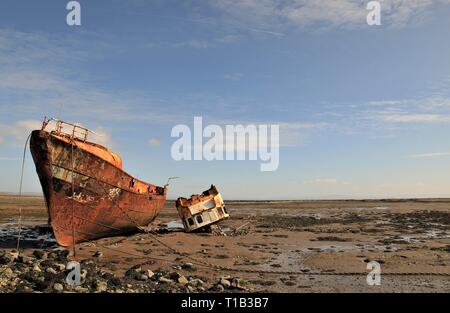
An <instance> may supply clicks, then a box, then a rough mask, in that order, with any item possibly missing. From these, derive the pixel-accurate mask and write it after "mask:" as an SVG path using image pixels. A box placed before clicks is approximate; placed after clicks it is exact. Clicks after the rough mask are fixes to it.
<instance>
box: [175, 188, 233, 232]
mask: <svg viewBox="0 0 450 313" xmlns="http://www.w3.org/2000/svg"><path fill="white" fill-rule="evenodd" d="M176 206H177V210H178V215H179V216H180V218H181V220H182V222H183V225H184V228H185V230H186V231H187V232H191V231H195V230H198V229H202V228H204V227H207V226H209V225H212V224H215V223H218V222H220V221H221V220H224V219H226V218H228V217H229V216H230V215H229V214H228V212H227V209H226V208H225V204H224V202H223V199H222V196H221V194H220V193H219V191H217V188H216V187H215V186H214V185H211V188H209V189H208V190H205V191H204V192H203V193H202V194H201V195H192V196H191V198H190V199H186V198H183V197H180V198H178V199H177V201H176Z"/></svg>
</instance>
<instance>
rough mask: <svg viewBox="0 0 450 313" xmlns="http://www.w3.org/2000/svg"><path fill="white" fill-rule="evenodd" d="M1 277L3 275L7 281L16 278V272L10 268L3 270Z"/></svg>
mask: <svg viewBox="0 0 450 313" xmlns="http://www.w3.org/2000/svg"><path fill="white" fill-rule="evenodd" d="M1 275H2V276H3V277H4V278H7V279H9V278H12V277H14V276H15V275H14V271H13V270H12V269H11V268H9V267H7V268H5V269H3V270H2V272H1Z"/></svg>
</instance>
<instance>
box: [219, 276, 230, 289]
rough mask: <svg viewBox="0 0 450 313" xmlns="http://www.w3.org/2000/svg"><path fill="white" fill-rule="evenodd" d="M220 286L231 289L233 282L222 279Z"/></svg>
mask: <svg viewBox="0 0 450 313" xmlns="http://www.w3.org/2000/svg"><path fill="white" fill-rule="evenodd" d="M219 284H221V285H222V286H223V287H224V288H230V287H231V282H230V281H229V280H227V279H224V278H221V279H220V281H219Z"/></svg>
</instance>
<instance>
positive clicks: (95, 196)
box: [30, 120, 167, 246]
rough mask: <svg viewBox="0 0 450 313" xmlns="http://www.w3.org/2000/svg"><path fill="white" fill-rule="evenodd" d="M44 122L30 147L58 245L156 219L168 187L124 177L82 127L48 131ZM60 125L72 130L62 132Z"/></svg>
mask: <svg viewBox="0 0 450 313" xmlns="http://www.w3.org/2000/svg"><path fill="white" fill-rule="evenodd" d="M48 123H49V121H48V120H44V123H43V127H42V129H41V130H35V131H33V132H32V135H31V140H30V149H31V154H32V156H33V160H34V163H35V166H36V171H37V174H38V176H39V180H40V183H41V185H42V190H43V192H44V196H45V200H46V204H47V209H48V214H49V222H50V224H51V226H52V228H53V232H54V234H55V237H56V240H57V241H58V243H59V244H60V245H62V246H70V245H72V244H73V242H75V243H78V242H82V241H86V240H91V239H96V238H100V237H106V236H113V235H118V234H122V233H126V232H130V231H132V230H136V229H137V228H138V227H139V226H143V225H147V224H148V223H150V222H151V221H152V220H153V219H154V218H155V217H156V216H157V215H158V213H159V212H160V210H161V208H162V206H163V205H164V202H165V200H166V196H167V186H164V187H159V186H156V185H153V184H149V183H146V182H143V181H140V180H138V179H136V178H134V177H133V176H131V175H129V174H128V173H126V172H125V171H124V170H123V169H122V159H121V158H120V156H119V155H117V154H115V153H113V152H111V151H109V150H108V149H107V148H105V147H103V146H101V145H98V144H96V143H92V142H89V141H87V134H88V130H87V129H86V128H83V127H81V126H78V125H74V124H71V123H66V122H62V121H57V123H56V128H55V129H54V130H53V131H47V130H46V129H47V127H48ZM63 126H65V127H66V128H67V127H69V129H71V131H69V132H65V131H63ZM72 146H73V172H72ZM72 177H73V179H72ZM72 180H73V186H74V189H73V190H72ZM72 206H73V208H74V212H75V213H74V217H75V218H74V219H73V222H72ZM74 236H75V238H74Z"/></svg>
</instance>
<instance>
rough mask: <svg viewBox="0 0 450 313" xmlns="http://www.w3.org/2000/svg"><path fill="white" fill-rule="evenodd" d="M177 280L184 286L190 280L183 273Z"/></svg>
mask: <svg viewBox="0 0 450 313" xmlns="http://www.w3.org/2000/svg"><path fill="white" fill-rule="evenodd" d="M177 282H178V283H179V284H180V285H182V286H184V285H186V284H187V283H188V282H189V281H188V280H187V278H186V277H184V276H183V275H181V276H180V277H178V280H177Z"/></svg>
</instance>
